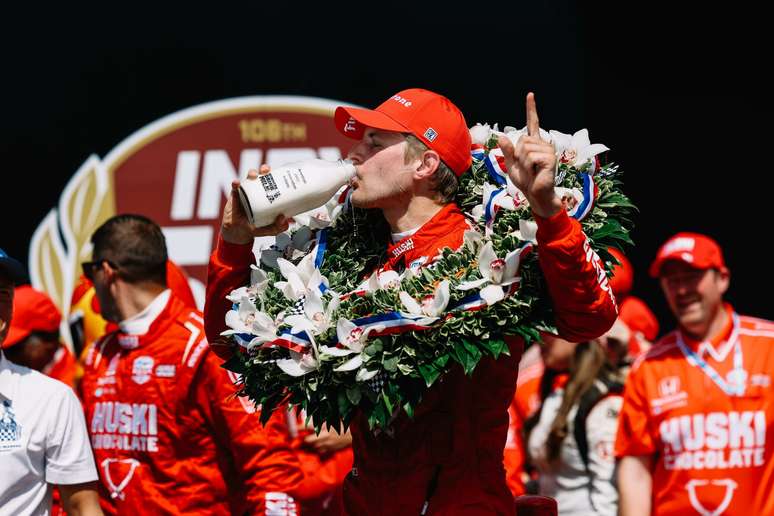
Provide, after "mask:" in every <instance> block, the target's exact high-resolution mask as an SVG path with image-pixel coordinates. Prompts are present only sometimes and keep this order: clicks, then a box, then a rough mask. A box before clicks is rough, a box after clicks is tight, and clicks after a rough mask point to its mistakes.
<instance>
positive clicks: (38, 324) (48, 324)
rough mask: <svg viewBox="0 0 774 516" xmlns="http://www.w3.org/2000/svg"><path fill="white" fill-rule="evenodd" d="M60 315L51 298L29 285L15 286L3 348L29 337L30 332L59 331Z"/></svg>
mask: <svg viewBox="0 0 774 516" xmlns="http://www.w3.org/2000/svg"><path fill="white" fill-rule="evenodd" d="M61 321H62V315H61V314H60V313H59V309H58V308H57V307H56V305H55V304H54V302H53V301H51V298H50V297H48V296H47V295H46V294H44V293H43V292H41V291H39V290H35V289H34V288H32V287H31V286H29V285H22V286H20V287H16V290H15V292H14V296H13V317H11V327H10V328H8V336H7V337H6V338H5V342H3V348H9V347H11V346H13V345H14V344H17V343H19V342H21V341H22V340H24V339H26V338H27V337H29V335H30V334H31V333H32V332H35V331H41V332H46V333H53V332H57V331H59V323H60V322H61Z"/></svg>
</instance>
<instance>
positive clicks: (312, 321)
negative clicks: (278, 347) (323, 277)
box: [283, 288, 340, 335]
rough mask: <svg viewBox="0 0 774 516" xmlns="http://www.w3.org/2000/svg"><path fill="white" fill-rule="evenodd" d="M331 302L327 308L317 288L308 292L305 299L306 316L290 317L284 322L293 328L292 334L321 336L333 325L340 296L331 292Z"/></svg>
mask: <svg viewBox="0 0 774 516" xmlns="http://www.w3.org/2000/svg"><path fill="white" fill-rule="evenodd" d="M331 296H332V297H331V300H330V301H329V302H328V305H327V306H324V305H323V300H322V295H321V294H320V290H319V289H317V288H315V289H312V290H307V291H306V294H305V298H304V315H288V316H286V317H285V318H284V320H283V322H284V323H285V324H288V325H290V326H291V329H290V333H301V332H302V331H310V332H312V333H313V334H314V335H319V334H321V333H323V332H324V331H325V330H327V329H328V328H330V327H331V325H332V319H331V318H332V316H333V313H334V312H335V311H336V309H337V308H338V307H339V304H340V300H339V295H338V294H337V293H336V292H331Z"/></svg>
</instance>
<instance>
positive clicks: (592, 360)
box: [546, 340, 621, 461]
mask: <svg viewBox="0 0 774 516" xmlns="http://www.w3.org/2000/svg"><path fill="white" fill-rule="evenodd" d="M598 379H599V380H614V381H621V378H620V375H619V372H618V370H617V368H616V367H615V366H614V365H613V364H612V363H611V362H610V360H609V359H608V356H607V350H606V349H605V348H604V347H603V346H602V344H600V343H599V342H597V341H596V340H592V341H589V342H581V343H580V344H578V345H577V347H576V348H575V354H574V355H573V359H572V364H571V365H570V380H569V381H568V382H567V385H566V386H565V388H564V395H563V396H562V403H561V405H560V406H559V411H558V412H557V413H556V417H555V418H554V421H553V423H551V430H550V431H549V433H548V437H547V438H546V451H547V452H548V459H549V460H551V461H555V460H556V459H558V458H559V454H560V452H561V449H562V442H564V439H565V438H566V437H567V433H568V424H567V419H568V416H569V413H570V410H571V409H572V407H573V406H575V405H576V404H577V403H578V402H579V401H580V399H581V397H582V396H583V395H584V394H585V393H586V392H587V391H588V390H589V389H590V388H591V387H592V386H593V385H594V382H595V381H596V380H598Z"/></svg>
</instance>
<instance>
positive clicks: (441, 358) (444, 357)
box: [433, 355, 449, 370]
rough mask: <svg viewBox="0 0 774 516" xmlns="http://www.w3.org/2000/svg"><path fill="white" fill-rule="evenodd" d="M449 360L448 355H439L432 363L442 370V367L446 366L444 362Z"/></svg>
mask: <svg viewBox="0 0 774 516" xmlns="http://www.w3.org/2000/svg"><path fill="white" fill-rule="evenodd" d="M448 362H449V355H441V356H439V357H438V358H436V359H435V360H434V361H433V365H434V366H435V367H436V368H437V369H440V370H443V368H444V367H446V364H447V363H448Z"/></svg>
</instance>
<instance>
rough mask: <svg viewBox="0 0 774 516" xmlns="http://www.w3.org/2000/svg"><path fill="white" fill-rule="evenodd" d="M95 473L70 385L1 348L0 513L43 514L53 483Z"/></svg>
mask: <svg viewBox="0 0 774 516" xmlns="http://www.w3.org/2000/svg"><path fill="white" fill-rule="evenodd" d="M97 478H98V477H97V468H96V467H95V465H94V456H93V454H92V452H91V445H90V444H89V436H88V433H87V431H86V421H85V419H84V416H83V409H82V408H81V404H80V402H79V401H78V398H77V397H76V396H75V393H74V392H73V390H72V389H71V388H70V387H68V386H67V385H65V384H64V383H62V382H60V381H58V380H54V379H53V378H49V377H48V376H45V375H43V374H41V373H39V372H37V371H33V370H32V369H28V368H26V367H22V366H19V365H16V364H14V363H12V362H10V361H9V360H7V359H6V358H5V356H4V355H3V354H2V353H0V515H6V514H8V515H10V514H13V515H22V514H23V515H27V514H35V515H38V514H42V515H47V514H49V512H50V511H51V490H52V485H71V484H82V483H84V482H93V481H95V480H97Z"/></svg>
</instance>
